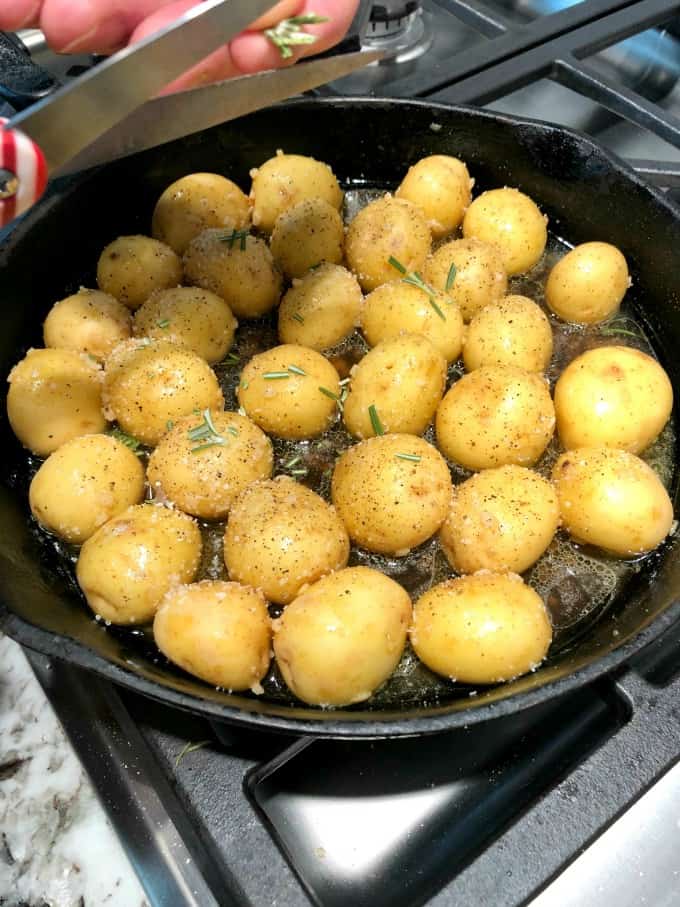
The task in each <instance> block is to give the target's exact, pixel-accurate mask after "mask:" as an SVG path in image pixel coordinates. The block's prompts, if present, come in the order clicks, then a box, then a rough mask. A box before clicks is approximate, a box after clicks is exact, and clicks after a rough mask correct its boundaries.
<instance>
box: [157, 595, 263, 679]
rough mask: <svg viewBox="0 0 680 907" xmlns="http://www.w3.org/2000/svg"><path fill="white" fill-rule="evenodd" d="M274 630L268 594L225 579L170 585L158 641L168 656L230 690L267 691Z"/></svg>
mask: <svg viewBox="0 0 680 907" xmlns="http://www.w3.org/2000/svg"><path fill="white" fill-rule="evenodd" d="M271 635H272V631H271V621H270V619H269V612H268V611H267V603H266V602H265V600H264V596H263V595H262V593H261V592H258V591H256V590H255V589H251V588H250V587H249V586H241V585H239V583H225V582H221V581H220V580H202V581H201V582H200V583H191V584H189V585H186V586H175V587H174V588H172V589H170V590H168V592H166V593H165V596H164V597H163V600H162V601H161V603H160V605H159V606H158V610H157V611H156V616H155V617H154V621H153V637H154V640H155V641H156V645H157V646H158V648H159V649H160V650H161V652H162V653H163V654H164V655H165V656H166V658H169V659H170V661H172V662H173V663H174V664H176V665H179V667H180V668H184V670H185V671H188V672H189V673H190V674H194V675H195V676H196V677H200V678H201V680H205V681H206V682H207V683H210V684H213V686H216V687H224V689H225V690H229V691H232V690H252V691H253V693H262V686H261V684H260V681H261V680H262V678H263V677H264V675H265V674H266V673H267V669H268V668H269V660H270V658H271Z"/></svg>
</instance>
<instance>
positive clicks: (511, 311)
mask: <svg viewBox="0 0 680 907" xmlns="http://www.w3.org/2000/svg"><path fill="white" fill-rule="evenodd" d="M552 350H553V336H552V328H551V327H550V322H549V321H548V319H547V317H546V316H545V314H544V312H543V311H542V309H541V308H540V306H538V305H536V303H535V302H534V301H533V300H532V299H528V298H527V297H526V296H505V297H504V298H503V299H501V300H500V301H499V302H494V303H491V304H490V305H487V306H485V307H484V308H483V309H481V310H480V311H479V312H477V314H476V315H475V316H474V318H473V319H472V321H471V322H470V327H469V328H468V332H467V335H466V337H465V346H464V349H463V362H464V363H465V368H466V369H467V370H468V371H469V372H471V371H472V370H473V369H476V368H480V367H481V366H483V365H517V366H519V368H523V369H526V371H528V372H544V371H545V370H546V368H547V367H548V365H549V364H550V357H551V356H552Z"/></svg>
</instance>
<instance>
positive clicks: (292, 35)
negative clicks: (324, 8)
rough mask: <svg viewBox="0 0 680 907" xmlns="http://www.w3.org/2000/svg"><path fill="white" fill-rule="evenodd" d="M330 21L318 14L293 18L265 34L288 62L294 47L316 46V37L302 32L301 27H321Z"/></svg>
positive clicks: (280, 23)
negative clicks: (323, 23)
mask: <svg viewBox="0 0 680 907" xmlns="http://www.w3.org/2000/svg"><path fill="white" fill-rule="evenodd" d="M328 21H329V20H328V18H327V17H326V16H317V15H316V13H308V14H307V15H303V16H291V17H290V18H289V19H282V20H281V22H279V23H278V25H275V26H274V27H273V28H267V29H265V31H264V34H265V36H266V37H267V38H269V40H270V41H271V42H272V44H273V45H274V47H276V48H277V49H278V51H279V53H280V54H281V57H282V59H284V60H287V59H289V58H290V57H292V56H293V51H292V48H293V47H297V46H298V45H303V44H314V42H315V41H316V35H310V34H308V33H307V32H304V31H301V30H300V26H302V25H320V24H321V23H322V22H328Z"/></svg>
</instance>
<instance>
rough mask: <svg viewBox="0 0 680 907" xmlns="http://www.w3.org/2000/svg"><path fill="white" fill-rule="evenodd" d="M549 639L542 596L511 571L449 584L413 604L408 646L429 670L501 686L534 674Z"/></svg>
mask: <svg viewBox="0 0 680 907" xmlns="http://www.w3.org/2000/svg"><path fill="white" fill-rule="evenodd" d="M551 641H552V627H551V625H550V618H549V616H548V612H547V610H546V607H545V605H544V604H543V601H542V599H541V597H540V596H539V595H538V594H537V593H536V592H534V590H533V589H532V588H531V587H530V586H527V585H525V584H524V583H523V582H522V579H521V577H519V576H517V575H516V574H513V573H490V572H487V571H482V572H481V573H476V574H474V575H473V576H461V577H458V578H456V579H451V580H447V581H446V582H444V583H440V584H439V585H438V586H434V587H433V588H432V589H430V590H428V591H427V592H426V593H425V594H424V595H423V596H421V598H419V599H418V601H417V602H416V605H415V608H414V611H413V626H412V627H411V645H412V646H413V648H414V649H415V651H416V655H417V656H418V658H420V660H421V661H423V662H424V663H425V664H426V665H427V667H428V668H430V670H431V671H435V672H436V673H437V674H441V675H443V676H444V677H448V678H449V679H450V680H457V681H460V682H461V683H500V682H501V681H504V680H514V679H515V678H516V677H519V676H520V675H521V674H526V673H527V671H533V670H534V669H535V668H536V667H538V665H539V664H540V663H541V662H542V661H543V659H544V658H545V656H546V654H547V652H548V648H549V646H550V643H551Z"/></svg>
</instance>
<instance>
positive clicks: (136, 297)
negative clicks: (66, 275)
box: [97, 236, 182, 310]
mask: <svg viewBox="0 0 680 907" xmlns="http://www.w3.org/2000/svg"><path fill="white" fill-rule="evenodd" d="M181 282H182V261H181V259H180V258H179V257H178V256H177V255H175V253H174V252H173V251H172V249H171V248H170V246H166V245H165V243H162V242H159V241H158V240H157V239H151V237H150V236H119V237H118V239H114V241H113V242H111V243H109V245H108V246H106V248H105V249H104V251H103V252H102V254H101V255H100V256H99V261H98V262H97V285H98V287H99V289H100V290H103V291H104V292H105V293H109V294H110V295H111V296H115V298H116V299H117V300H118V301H119V302H122V303H124V304H125V305H126V306H127V307H128V308H130V309H133V310H134V309H138V308H139V306H140V305H141V304H142V303H143V302H144V300H145V299H148V298H149V296H151V294H152V293H153V292H154V290H167V289H168V288H169V287H176V286H178V284H180V283H181Z"/></svg>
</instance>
